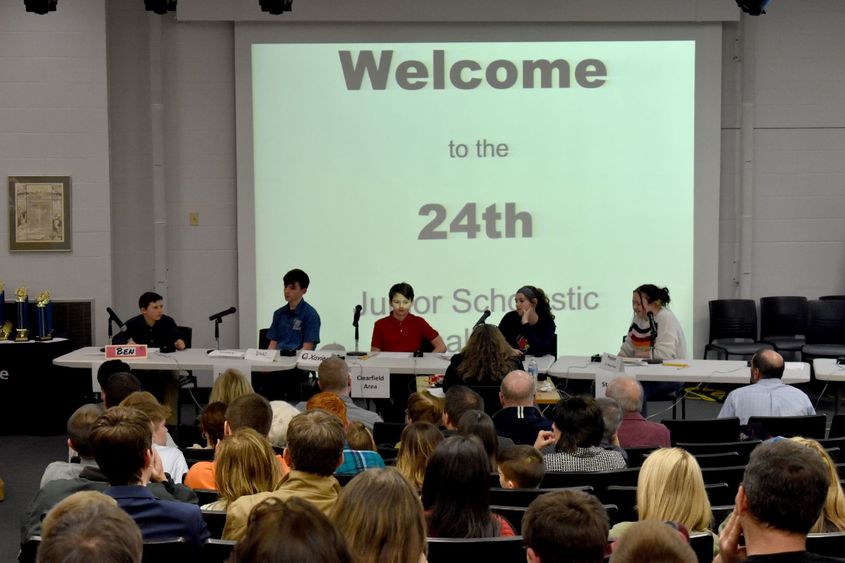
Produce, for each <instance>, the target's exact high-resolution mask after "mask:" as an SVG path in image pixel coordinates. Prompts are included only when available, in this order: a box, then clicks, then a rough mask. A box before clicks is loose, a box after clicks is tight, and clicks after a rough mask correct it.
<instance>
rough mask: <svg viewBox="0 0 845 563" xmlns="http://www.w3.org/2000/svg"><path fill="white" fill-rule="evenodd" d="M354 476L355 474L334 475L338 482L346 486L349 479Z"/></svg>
mask: <svg viewBox="0 0 845 563" xmlns="http://www.w3.org/2000/svg"><path fill="white" fill-rule="evenodd" d="M353 477H355V475H335V476H334V478H335V479H337V482H338V483H340V486H341V487H345V486H346V485H347V484H348V483H349V481H351V480H352V478H353Z"/></svg>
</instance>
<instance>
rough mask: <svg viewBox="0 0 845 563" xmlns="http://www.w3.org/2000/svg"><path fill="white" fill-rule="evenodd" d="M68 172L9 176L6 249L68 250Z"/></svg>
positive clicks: (69, 248) (69, 247)
mask: <svg viewBox="0 0 845 563" xmlns="http://www.w3.org/2000/svg"><path fill="white" fill-rule="evenodd" d="M70 209H71V208H70V176H9V250H10V251H24V252H26V251H70V250H71V246H70V232H71V231H70V217H71V215H70Z"/></svg>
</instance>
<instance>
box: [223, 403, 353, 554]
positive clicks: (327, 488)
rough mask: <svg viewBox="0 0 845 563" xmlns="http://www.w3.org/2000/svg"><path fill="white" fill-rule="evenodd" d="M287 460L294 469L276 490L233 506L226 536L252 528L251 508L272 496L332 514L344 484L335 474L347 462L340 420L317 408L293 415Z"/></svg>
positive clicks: (235, 537) (233, 537) (238, 536)
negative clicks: (300, 501) (302, 501)
mask: <svg viewBox="0 0 845 563" xmlns="http://www.w3.org/2000/svg"><path fill="white" fill-rule="evenodd" d="M287 440H288V445H287V448H285V454H284V457H285V462H286V463H287V465H288V466H289V467H290V468H291V469H290V472H289V473H288V474H287V475H285V476H284V477H282V481H281V484H280V485H279V487H278V488H277V489H276V490H275V491H273V492H264V493H257V494H254V495H248V496H244V497H241V498H239V499H238V500H236V501H234V502H232V503H231V504H230V505H229V509H228V514H227V517H226V528H225V529H224V530H223V539H230V540H239V539H241V538H242V537H243V536H244V534H245V532H246V530H247V527H248V517H249V513H250V511H251V510H252V509H253V508H254V507H255V506H256V505H257V504H259V503H261V502H262V501H264V500H266V499H268V498H271V497H272V498H276V499H279V500H285V499H288V498H290V497H300V498H303V499H305V500H307V501H309V502H311V503H312V504H313V505H314V506H316V507H317V508H318V509H319V510H320V511H322V512H323V513H325V514H328V513H329V512H330V511H331V509H332V508H333V507H334V505H335V502H337V496H338V494H339V493H340V485H339V484H338V482H337V479H335V478H334V477H333V476H332V474H333V473H334V472H335V470H336V469H337V467H338V466H339V465H340V464H341V463H342V462H343V445H344V443H345V442H346V433H345V432H344V430H343V425H342V424H341V422H340V420H338V418H337V417H336V416H335V415H333V414H330V413H328V412H325V411H323V410H320V409H317V410H313V411H308V412H305V413H302V414H299V415H297V416H295V417H293V420H291V421H290V425H289V426H288V436H287Z"/></svg>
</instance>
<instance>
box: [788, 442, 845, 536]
mask: <svg viewBox="0 0 845 563" xmlns="http://www.w3.org/2000/svg"><path fill="white" fill-rule="evenodd" d="M790 440H792V441H793V442H798V443H799V444H802V445H804V446H807V447H808V448H812V449H814V450H815V451H817V452H818V453H819V455H820V456H821V458H822V460H823V461H824V464H825V466H826V467H827V473H828V477H829V478H830V486H828V488H827V500H825V501H824V508H822V512H821V514H819V519H818V520H816V523H815V524H813V527H812V528H811V529H810V533H811V534H817V533H827V532H845V494H843V492H842V485H841V484H840V483H839V473H838V472H837V471H836V464H835V463H834V462H833V459H831V457H830V454H829V453H827V452H826V451H825V449H824V447H823V446H822V445H821V444H819V443H818V442H816V441H815V440H811V439H810V438H803V437H801V436H795V437H793V438H790Z"/></svg>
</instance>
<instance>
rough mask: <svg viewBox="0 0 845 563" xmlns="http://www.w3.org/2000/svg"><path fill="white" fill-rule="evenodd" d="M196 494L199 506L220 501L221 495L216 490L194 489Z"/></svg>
mask: <svg viewBox="0 0 845 563" xmlns="http://www.w3.org/2000/svg"><path fill="white" fill-rule="evenodd" d="M194 493H196V495H197V499H198V502H197V504H199V505H200V506H203V505H206V504H210V503H212V502H217V501H218V500H220V495H219V494H218V492H217V491H216V490H214V489H194Z"/></svg>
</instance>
